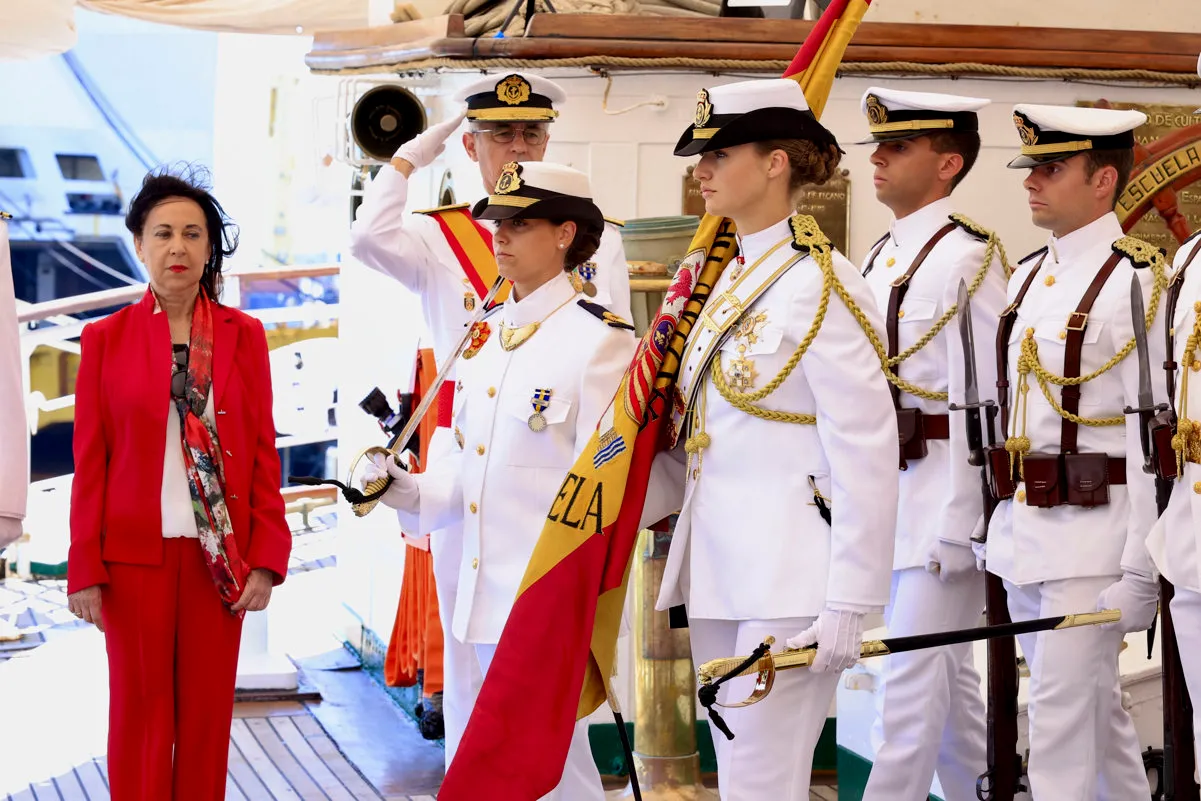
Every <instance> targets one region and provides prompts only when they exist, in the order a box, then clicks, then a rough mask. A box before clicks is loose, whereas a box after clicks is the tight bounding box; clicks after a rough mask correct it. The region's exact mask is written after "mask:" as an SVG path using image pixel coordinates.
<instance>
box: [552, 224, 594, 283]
mask: <svg viewBox="0 0 1201 801" xmlns="http://www.w3.org/2000/svg"><path fill="white" fill-rule="evenodd" d="M568 221H569V218H563V219H552V220H550V221H549V222H550V224H551V225H562V224H563V223H565V222H568ZM570 222H573V223H575V238H574V239H572V240H571V244H570V245H568V246H567V254H566V255H565V256H564V257H563V271H564V272H568V273H569V272H571V271H572V270H574V269H575V268H576V267H579V266H580V265H581V264H583V263H584V262H586V261H588V260H589V259H590V258H592V257H593V256H594V255H596V251H597V249H598V248H600V241H601V236H602V235H603V234H604V233H605V224H604V223H603V222H602V223H597V222H594V221H592V220H577V219H570Z"/></svg>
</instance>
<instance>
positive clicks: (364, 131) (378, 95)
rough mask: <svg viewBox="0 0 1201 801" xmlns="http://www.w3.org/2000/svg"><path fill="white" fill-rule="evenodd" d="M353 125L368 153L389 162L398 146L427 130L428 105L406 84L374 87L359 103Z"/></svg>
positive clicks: (355, 136) (357, 141) (356, 137)
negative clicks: (425, 105) (426, 108)
mask: <svg viewBox="0 0 1201 801" xmlns="http://www.w3.org/2000/svg"><path fill="white" fill-rule="evenodd" d="M349 125H350V135H351V138H353V139H354V143H355V144H356V145H358V146H359V149H360V150H362V151H363V153H364V155H366V156H367V157H369V158H372V159H376V160H377V161H388V160H389V159H391V158H392V154H393V153H395V152H396V149H397V148H398V147H400V146H401V145H402V144H404V143H405V142H407V141H409V140H410V139H412V138H413V137H414V136H416V135H417V134H419V133H421V132H422V131H424V130H425V127H426V119H425V107H424V106H422V104H421V101H420V100H418V99H417V96H416V95H414V94H413V93H412V92H410V91H409V90H408V89H405V88H404V87H402V86H394V85H391V84H383V85H380V86H374V87H372V88H371V89H368V90H367V91H366V92H364V93H363V95H362V97H360V98H359V99H358V100H357V101H356V102H355V104H354V109H353V110H352V111H351V112H350V120H349Z"/></svg>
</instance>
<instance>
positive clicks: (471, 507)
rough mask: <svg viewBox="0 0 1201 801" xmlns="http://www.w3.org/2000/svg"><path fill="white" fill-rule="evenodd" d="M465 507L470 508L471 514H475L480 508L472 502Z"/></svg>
mask: <svg viewBox="0 0 1201 801" xmlns="http://www.w3.org/2000/svg"><path fill="white" fill-rule="evenodd" d="M467 508H468V509H470V510H471V513H472V514H475V513H476V512H478V511H479V510H480V507H478V506H476V505H475V504H474V503H471V504H469V505H468V506H467Z"/></svg>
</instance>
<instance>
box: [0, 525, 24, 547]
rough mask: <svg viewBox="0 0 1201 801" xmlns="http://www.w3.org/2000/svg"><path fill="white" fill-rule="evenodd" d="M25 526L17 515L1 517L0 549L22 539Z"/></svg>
mask: <svg viewBox="0 0 1201 801" xmlns="http://www.w3.org/2000/svg"><path fill="white" fill-rule="evenodd" d="M24 529H25V526H24V525H23V522H22V521H20V520H18V519H17V518H15V517H0V549H3V548H4V546H6V545H12V544H13V543H14V542H16V541H17V540H19V539H21V534H23V533H24Z"/></svg>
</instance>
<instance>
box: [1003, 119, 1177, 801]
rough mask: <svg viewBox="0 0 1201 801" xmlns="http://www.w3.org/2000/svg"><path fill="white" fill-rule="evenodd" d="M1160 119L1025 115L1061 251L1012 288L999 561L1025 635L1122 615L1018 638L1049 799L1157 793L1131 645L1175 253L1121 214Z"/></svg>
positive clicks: (1151, 506) (1038, 221) (1022, 127)
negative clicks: (1155, 372) (1169, 257)
mask: <svg viewBox="0 0 1201 801" xmlns="http://www.w3.org/2000/svg"><path fill="white" fill-rule="evenodd" d="M1145 120H1146V117H1145V115H1144V114H1142V113H1141V112H1137V111H1119V110H1110V109H1092V108H1068V107H1055V106H1036V105H1018V106H1016V107H1015V108H1014V114H1013V122H1014V125H1015V127H1016V128H1017V131H1018V134H1019V136H1020V138H1021V155H1020V156H1018V157H1017V158H1015V159H1014V160H1013V161H1012V162H1010V164H1009V166H1010V167H1012V168H1015V169H1028V170H1029V174H1028V175H1027V176H1026V179H1025V182H1024V186H1025V188H1026V190H1027V192H1028V195H1029V205H1030V211H1031V217H1032V220H1033V222H1034V224H1035V225H1037V226H1038V227H1040V228H1045V229H1047V230H1049V231H1050V232H1051V237H1050V239H1049V240H1048V243H1047V246H1046V247H1044V248H1042V249H1041V250H1039V251H1037V252H1035V253H1033V254H1031V255H1030V256H1028V257H1026V258H1025V259H1023V260H1022V261H1021V262H1020V263H1019V265H1018V267H1017V269H1016V271H1015V272H1014V275H1013V277H1012V278H1011V280H1010V282H1009V306H1008V307H1007V309H1006V310H1005V312H1004V314H1003V315H1002V318H1001V326H1000V331H999V333H998V336H997V362H998V368H997V372H998V375H999V376H1000V378H999V382H998V383H999V390H1000V400H1001V402H1002V414H1001V418H1002V425H1003V431H1004V433H1005V435H1006V437H1007V438H1006V440H1005V444H1004V446H1003V447H1001V446H998V447H997V448H996V449H993V450H991V451H990V453H989V457H990V459H989V461H990V465H991V466H992V468H993V471H992V472H993V474H992V479H993V484H994V488H995V492H996V495H997V498H998V501H999V504H998V506H997V509H996V512H995V514H994V515H993V517H992V520H991V523H990V525H989V527H988V532H987V545H986V548H985V553H984V555H985V558H986V559H987V567H988V570H989V571H990V572H992V573H995V574H997V575H999V576H1000V577H1002V578H1003V579H1004V582H1005V589H1006V591H1007V595H1008V606H1009V612H1010V614H1011V615H1012V617H1013V619H1014V620H1015V621H1022V620H1029V619H1031V618H1037V617H1045V616H1050V615H1056V614H1063V613H1068V612H1072V611H1077V610H1081V609H1088V608H1114V609H1119V610H1120V611H1121V614H1122V618H1121V620H1120V622H1118V623H1115V624H1109V625H1107V626H1105V627H1100V628H1096V627H1087V628H1080V629H1076V630H1073V631H1069V632H1063V633H1056V634H1046V633H1040V634H1034V635H1024V636H1022V637H1019V641H1020V643H1021V646H1022V651H1023V652H1024V654H1025V657H1026V661H1027V663H1028V664H1029V666H1030V694H1029V720H1030V733H1029V739H1030V758H1029V767H1028V776H1029V785H1030V790H1031V793H1032V795H1033V798H1034V801H1062V799H1069V798H1071V799H1094V798H1104V799H1114V800H1115V801H1117V800H1118V799H1121V800H1122V801H1126V800H1127V799H1136V798H1146V797H1148V795H1149V794H1150V788H1149V787H1148V783H1147V776H1146V773H1145V771H1144V769H1143V764H1142V759H1141V757H1140V754H1139V742H1138V737H1137V734H1136V732H1135V729H1134V724H1133V722H1132V721H1131V718H1130V715H1129V714H1128V713H1127V712H1126V711H1125V710H1124V709H1123V708H1122V704H1121V689H1120V686H1119V683H1118V652H1119V648H1120V646H1121V641H1122V637H1123V634H1124V633H1128V632H1132V631H1138V630H1140V629H1145V628H1147V627H1148V626H1149V625H1150V623H1151V620H1152V619H1153V617H1154V614H1155V609H1156V604H1157V600H1158V585H1157V584H1156V583H1155V581H1154V579H1153V577H1154V573H1155V568H1154V565H1153V564H1152V562H1151V560H1150V558H1149V557H1148V554H1147V549H1146V537H1147V533H1148V532H1149V531H1150V530H1151V528H1152V526H1153V525H1154V523H1155V520H1156V502H1155V485H1154V478H1153V476H1151V475H1150V474H1148V473H1146V472H1144V470H1143V467H1144V463H1145V456H1144V450H1143V444H1142V439H1143V438H1142V435H1141V430H1142V429H1143V428H1144V422H1145V420H1144V417H1145V415H1144V414H1139V413H1138V412H1139V410H1149V409H1152V408H1154V407H1155V406H1156V405H1157V404H1158V403H1160V402H1162V401H1164V400H1165V399H1166V393H1165V391H1164V387H1163V382H1162V381H1160V382H1154V383H1153V382H1151V381H1150V380H1149V373H1148V370H1147V367H1146V365H1148V364H1161V363H1162V362H1163V360H1164V333H1163V325H1164V321H1163V316H1164V315H1163V314H1162V306H1163V303H1162V300H1163V298H1162V295H1163V292H1162V290H1163V288H1164V286H1165V283H1166V276H1165V265H1164V261H1163V257H1162V254H1161V252H1160V251H1159V250H1158V249H1157V248H1154V247H1152V246H1150V245H1148V244H1147V243H1145V242H1142V241H1140V240H1137V239H1134V238H1132V237H1127V236H1124V234H1123V231H1122V227H1121V225H1120V224H1119V222H1118V219H1117V217H1116V215H1115V214H1114V213H1113V208H1114V202H1115V200H1116V197H1117V195H1118V193H1119V192H1120V191H1121V189H1122V187H1123V186H1125V184H1126V182H1127V179H1128V178H1129V175H1130V171H1131V168H1132V165H1133V145H1134V134H1133V131H1134V129H1135V128H1136V127H1137V126H1139V125H1141V124H1142V123H1143V122H1144V121H1145ZM1132 288H1133V289H1134V290H1135V291H1134V292H1133V306H1134V310H1133V311H1132ZM1136 317H1137V318H1138V320H1137V323H1136V322H1135V318H1136ZM1136 350H1139V351H1141V352H1142V358H1140V357H1139V356H1138V355H1136ZM1140 365H1142V367H1141V369H1140ZM1128 411H1129V412H1130V413H1127V412H1128Z"/></svg>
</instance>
